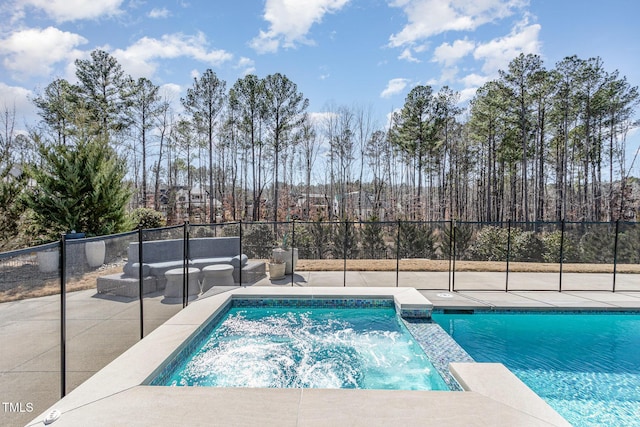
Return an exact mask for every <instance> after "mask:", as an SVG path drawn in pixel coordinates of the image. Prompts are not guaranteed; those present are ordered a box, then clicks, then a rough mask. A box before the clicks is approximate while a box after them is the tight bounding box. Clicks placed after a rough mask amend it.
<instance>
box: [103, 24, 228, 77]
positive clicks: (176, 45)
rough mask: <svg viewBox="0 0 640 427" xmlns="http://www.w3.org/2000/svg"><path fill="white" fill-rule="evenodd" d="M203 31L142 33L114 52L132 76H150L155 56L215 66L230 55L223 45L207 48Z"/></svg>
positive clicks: (154, 63)
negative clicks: (151, 35)
mask: <svg viewBox="0 0 640 427" xmlns="http://www.w3.org/2000/svg"><path fill="white" fill-rule="evenodd" d="M207 45H208V42H207V39H206V36H205V35H204V33H198V34H196V35H195V36H188V35H185V34H182V33H176V34H165V35H163V36H162V37H161V38H160V39H154V38H150V37H143V38H141V39H140V40H138V41H137V42H135V43H134V44H133V45H131V46H129V47H127V48H126V49H116V50H115V51H114V52H113V56H115V57H116V58H117V59H118V61H119V62H120V63H121V64H122V67H123V68H124V69H125V70H127V72H128V73H130V74H131V75H132V76H134V77H141V76H144V77H152V76H153V75H154V73H155V71H156V69H157V67H158V63H157V62H156V60H158V59H175V58H180V57H187V58H191V59H195V60H197V61H200V62H203V63H205V64H207V65H210V66H218V65H220V64H222V63H224V62H226V61H229V60H231V59H232V58H233V55H231V54H230V53H228V52H226V51H224V50H222V49H213V50H209V49H208V46H207Z"/></svg>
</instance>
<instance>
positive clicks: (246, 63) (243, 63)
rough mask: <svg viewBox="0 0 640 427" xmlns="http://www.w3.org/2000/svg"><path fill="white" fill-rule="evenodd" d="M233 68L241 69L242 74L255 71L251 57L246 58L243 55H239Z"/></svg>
mask: <svg viewBox="0 0 640 427" xmlns="http://www.w3.org/2000/svg"><path fill="white" fill-rule="evenodd" d="M235 68H240V69H242V75H243V76H246V75H248V74H255V73H256V67H255V61H254V60H253V59H251V58H246V57H244V56H242V57H240V59H239V60H238V63H237V64H236V66H235Z"/></svg>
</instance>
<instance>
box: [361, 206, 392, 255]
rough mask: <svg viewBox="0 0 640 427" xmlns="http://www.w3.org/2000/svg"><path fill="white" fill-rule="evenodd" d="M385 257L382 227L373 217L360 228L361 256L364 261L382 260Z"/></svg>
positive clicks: (385, 249)
mask: <svg viewBox="0 0 640 427" xmlns="http://www.w3.org/2000/svg"><path fill="white" fill-rule="evenodd" d="M386 255H387V245H385V243H384V238H383V233H382V225H381V224H380V222H379V219H378V218H377V217H375V216H373V217H371V218H369V220H368V221H367V222H366V223H365V224H364V227H363V228H362V256H363V258H365V259H384V258H386Z"/></svg>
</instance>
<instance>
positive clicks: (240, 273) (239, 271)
mask: <svg viewBox="0 0 640 427" xmlns="http://www.w3.org/2000/svg"><path fill="white" fill-rule="evenodd" d="M238 237H240V254H239V255H240V269H239V270H238V280H240V286H242V220H240V221H238Z"/></svg>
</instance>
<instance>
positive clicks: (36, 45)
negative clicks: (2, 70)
mask: <svg viewBox="0 0 640 427" xmlns="http://www.w3.org/2000/svg"><path fill="white" fill-rule="evenodd" d="M85 43H87V39H85V38H84V37H82V36H80V35H78V34H74V33H69V32H66V31H60V30H59V29H57V28H54V27H48V28H45V29H44V30H42V29H39V28H31V29H27V30H22V31H16V32H14V33H12V34H11V35H9V36H8V37H7V38H5V39H4V40H1V41H0V55H3V56H4V60H3V64H4V66H5V67H6V68H7V69H8V70H11V71H13V72H14V73H15V75H14V77H15V78H16V79H18V80H20V79H21V77H23V78H24V77H26V76H29V75H47V74H49V73H51V71H52V66H53V65H54V64H56V63H58V62H61V61H65V60H66V61H69V62H73V61H72V60H73V59H74V58H75V57H76V56H77V53H78V52H77V51H76V49H75V48H76V47H77V46H79V45H81V44H85Z"/></svg>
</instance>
